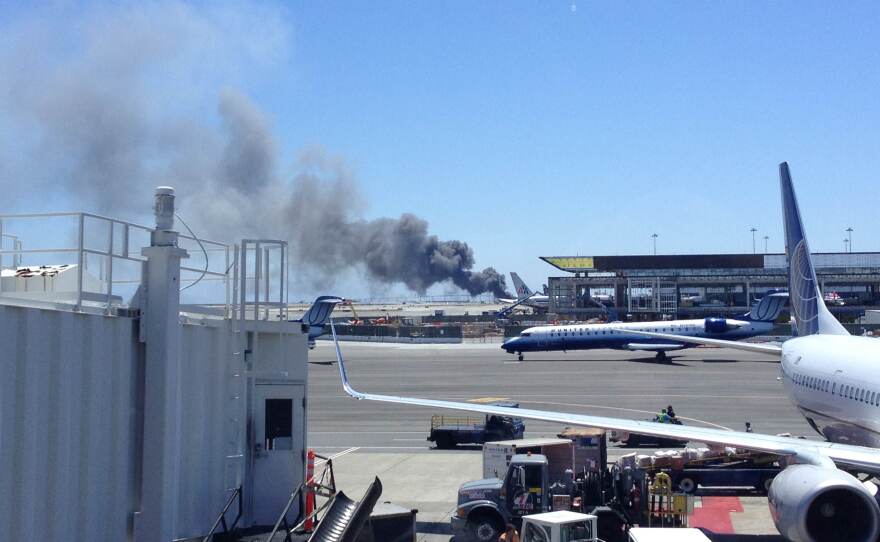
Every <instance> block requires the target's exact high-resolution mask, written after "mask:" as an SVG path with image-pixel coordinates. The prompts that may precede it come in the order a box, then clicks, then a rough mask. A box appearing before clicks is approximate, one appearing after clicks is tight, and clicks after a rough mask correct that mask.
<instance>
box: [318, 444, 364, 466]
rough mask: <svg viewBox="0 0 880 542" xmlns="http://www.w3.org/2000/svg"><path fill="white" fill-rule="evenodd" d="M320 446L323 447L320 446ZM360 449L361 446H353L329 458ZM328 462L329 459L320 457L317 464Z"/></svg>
mask: <svg viewBox="0 0 880 542" xmlns="http://www.w3.org/2000/svg"><path fill="white" fill-rule="evenodd" d="M318 448H321V447H320V446H318ZM312 449H314V448H312ZM358 450H360V446H352V447H351V448H348V449H345V450H342V451H341V452H339V453H336V454H333V455H331V456H330V458H329V459H336V458H337V457H342V456H344V455H348V454H350V453H351V452H356V451H358ZM326 462H327V460H325V459H319V460H317V461H315V465H323V464H324V463H326Z"/></svg>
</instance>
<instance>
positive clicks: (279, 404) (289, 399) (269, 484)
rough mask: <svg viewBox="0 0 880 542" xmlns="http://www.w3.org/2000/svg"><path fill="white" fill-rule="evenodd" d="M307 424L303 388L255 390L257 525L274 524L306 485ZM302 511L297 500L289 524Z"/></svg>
mask: <svg viewBox="0 0 880 542" xmlns="http://www.w3.org/2000/svg"><path fill="white" fill-rule="evenodd" d="M304 422H305V420H304V419H303V386H302V385H299V384H296V385H295V384H288V383H277V384H256V385H255V386H254V437H255V438H254V470H253V472H254V480H253V482H254V483H253V493H254V494H253V520H254V523H256V524H257V525H271V524H273V523H274V522H275V521H276V520H277V519H278V515H279V514H280V513H281V511H282V509H283V508H284V505H285V504H286V503H287V500H288V498H289V497H290V494H291V493H292V492H293V491H295V490H296V488H297V487H298V486H299V485H300V484H301V483H302V482H303V480H302V478H303V468H304V467H303V461H304V459H303V458H304V449H303V447H304V445H305V433H304V431H303V424H304ZM299 510H300V503H299V499H297V502H295V503H294V505H293V506H292V507H291V508H290V512H289V513H288V515H287V518H288V521H295V520H296V518H297V517H298V516H299Z"/></svg>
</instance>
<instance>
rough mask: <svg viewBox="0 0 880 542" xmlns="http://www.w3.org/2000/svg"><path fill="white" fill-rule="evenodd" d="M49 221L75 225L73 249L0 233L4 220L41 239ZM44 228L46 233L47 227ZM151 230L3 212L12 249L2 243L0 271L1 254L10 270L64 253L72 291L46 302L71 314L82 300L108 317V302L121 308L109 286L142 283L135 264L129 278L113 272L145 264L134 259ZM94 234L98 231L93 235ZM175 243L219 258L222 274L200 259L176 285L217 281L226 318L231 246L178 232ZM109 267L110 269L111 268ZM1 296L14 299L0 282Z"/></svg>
mask: <svg viewBox="0 0 880 542" xmlns="http://www.w3.org/2000/svg"><path fill="white" fill-rule="evenodd" d="M53 219H67V220H73V221H74V222H75V226H74V228H75V234H74V239H75V240H74V242H73V243H72V245H73V246H69V245H68V246H50V247H46V248H25V246H24V242H23V239H24V235H23V234H22V233H21V232H17V233H16V234H11V233H7V232H6V231H4V228H7V229H8V225H9V223H10V222H20V221H30V222H31V223H32V224H33V223H34V222H37V224H36V227H33V228H24V229H33V230H35V231H38V232H41V233H42V234H43V237H46V236H48V235H49V233H48V232H47V231H42V230H46V229H47V228H46V226H45V224H46V223H48V222H50V221H51V220H53ZM40 222H42V224H40ZM48 229H49V230H51V229H52V228H48ZM153 231H154V230H153V228H150V227H147V226H143V225H140V224H136V223H133V222H128V221H124V220H119V219H116V218H110V217H105V216H101V215H97V214H93V213H84V212H58V213H27V214H3V215H0V238H8V239H11V240H12V248H3V245H2V243H0V269H2V268H3V266H4V264H5V257H7V255H9V256H11V257H12V260H11V264H12V267H13V268H19V267H22V266H23V265H25V264H26V262H25V261H24V260H25V258H27V259H39V258H40V257H43V258H44V259H45V256H48V255H59V254H60V255H65V256H66V257H67V258H68V259H69V260H73V262H72V263H74V264H75V265H76V287H75V290H74V292H73V294H74V295H73V296H72V299H71V298H70V297H65V298H55V299H51V301H52V302H54V303H62V304H72V305H73V309H74V310H77V311H79V310H83V307H84V302H88V303H90V304H91V305H96V306H97V307H98V308H100V309H102V310H103V311H104V313H109V312H110V310H111V307H112V306H113V305H114V304H116V305H119V304H121V300H119V299H116V298H114V286H120V285H125V284H129V285H137V284H140V282H141V279H142V277H141V276H139V275H140V268H139V266H138V271H137V273H136V275H138V276H134V277H133V276H130V275H129V276H126V277H119V276H118V275H117V273H118V272H119V269H118V267H119V263H120V262H134V263H137V264H141V263H142V262H144V261H146V258H144V257H143V256H141V255H140V253H139V249H140V248H142V247H144V246H149V242H148V239H149V235H150V234H151V233H152V232H153ZM96 232H98V233H97V235H96ZM138 234H139V235H141V236H143V237H144V239H143V240H142V241H141V242H133V241H132V237H133V236H135V235H138ZM96 236H101V237H103V239H99V240H98V241H97V242H96V241H95V239H94V237H96ZM51 237H52V238H53V239H57V238H59V237H61V238H63V237H64V235H63V233H62V234H61V235H59V234H58V232H56V231H52V234H51ZM179 239H180V240H182V241H183V243H184V244H192V245H193V246H192V247H184V248H187V249H188V250H189V251H190V252H191V253H197V252H201V249H204V251H205V254H206V255H208V254H211V253H218V252H219V253H221V254H222V259H223V264H224V267H223V270H222V271H219V270H211V269H210V268H209V265H208V263H209V262H208V261H206V264H205V266H203V267H202V268H198V267H191V266H187V265H182V266H181V279H180V280H181V283H184V282H189V283H191V284H194V283H196V282H199V281H221V282H223V287H224V292H225V296H224V297H225V299H224V301H223V304H224V306H225V310H226V314H229V312H230V306H231V304H232V302H233V299H232V291H231V287H232V284H231V280H230V268H231V267H232V263H233V262H232V257H233V253H234V247H233V246H231V245H227V244H225V243H220V242H217V241H210V240H207V239H200V238H196V237H194V236H191V235H185V234H179ZM99 245H101V246H99ZM133 247H134V249H133ZM133 250H136V251H137V252H133ZM90 257H96V258H99V259H100V260H101V263H100V264H99V266H98V272H99V276H98V277H97V279H98V282H99V283H100V285H101V290H102V291H100V292H94V291H89V290H87V289H86V288H85V287H84V278H85V277H84V274H85V273H86V272H87V267H88V263H89V259H90ZM52 263H58V262H52ZM65 263H67V262H65ZM114 263H115V264H116V265H114ZM32 265H33V264H32ZM37 265H39V264H37ZM184 273H187V274H191V275H192V278H187V277H184V276H183V275H184ZM114 275H116V276H114ZM196 276H197V278H196ZM117 293H118V291H117ZM4 295H6V296H7V297H15V295H14V293H11V292H4V291H3V286H2V283H0V296H4ZM117 298H118V296H117ZM215 301H216V300H215Z"/></svg>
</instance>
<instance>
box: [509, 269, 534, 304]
mask: <svg viewBox="0 0 880 542" xmlns="http://www.w3.org/2000/svg"><path fill="white" fill-rule="evenodd" d="M510 278H511V279H513V287H514V288H516V297H517V299H522V298H524V297H528V296H530V295H532V291H531V290H530V289H529V287H528V286H526V283H525V282H523V280H522V279H521V278H519V275H517V274H516V271H513V272H511V273H510Z"/></svg>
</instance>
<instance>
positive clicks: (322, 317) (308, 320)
mask: <svg viewBox="0 0 880 542" xmlns="http://www.w3.org/2000/svg"><path fill="white" fill-rule="evenodd" d="M337 303H342V298H341V297H336V296H335V295H322V296H320V297H318V298H317V299H315V302H314V303H312V306H311V307H309V310H307V311H306V313H305V314H303V316H302V318H301V319H300V320H301V321H302V322H303V323H304V324H308V325H310V326H323V325H324V324H326V323H327V320H329V319H330V314H332V313H333V309H334V308H335V307H336V305H337Z"/></svg>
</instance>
